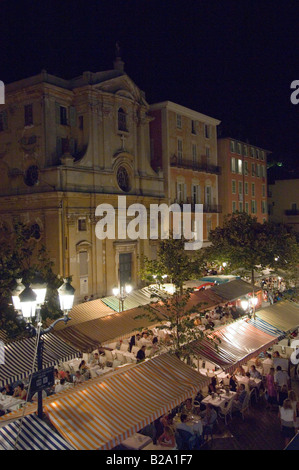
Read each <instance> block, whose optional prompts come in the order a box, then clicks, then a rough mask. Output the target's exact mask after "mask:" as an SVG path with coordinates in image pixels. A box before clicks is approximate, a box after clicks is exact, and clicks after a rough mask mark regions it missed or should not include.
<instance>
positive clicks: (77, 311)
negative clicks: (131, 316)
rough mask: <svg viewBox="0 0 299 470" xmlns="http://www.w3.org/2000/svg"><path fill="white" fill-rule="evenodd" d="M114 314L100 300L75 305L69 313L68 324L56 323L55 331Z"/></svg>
mask: <svg viewBox="0 0 299 470" xmlns="http://www.w3.org/2000/svg"><path fill="white" fill-rule="evenodd" d="M112 313H114V310H113V309H111V308H110V307H108V306H107V305H106V304H105V303H104V302H102V300H101V299H96V300H91V301H89V302H83V303H81V304H78V305H75V306H74V307H73V308H72V310H71V311H70V313H69V317H70V319H71V320H70V321H69V322H68V323H66V324H65V323H64V322H61V323H57V325H56V326H55V331H59V330H63V329H65V328H67V327H68V326H70V325H71V326H74V325H78V324H79V323H83V322H87V321H91V320H95V319H96V318H102V317H105V316H107V315H111V314H112Z"/></svg>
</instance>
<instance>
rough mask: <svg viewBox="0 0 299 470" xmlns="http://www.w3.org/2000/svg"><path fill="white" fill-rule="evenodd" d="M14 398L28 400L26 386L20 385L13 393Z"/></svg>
mask: <svg viewBox="0 0 299 470" xmlns="http://www.w3.org/2000/svg"><path fill="white" fill-rule="evenodd" d="M13 397H15V398H21V400H26V398H27V392H26V390H25V387H24V384H23V383H20V384H19V385H18V386H17V387H16V388H15V391H14V393H13Z"/></svg>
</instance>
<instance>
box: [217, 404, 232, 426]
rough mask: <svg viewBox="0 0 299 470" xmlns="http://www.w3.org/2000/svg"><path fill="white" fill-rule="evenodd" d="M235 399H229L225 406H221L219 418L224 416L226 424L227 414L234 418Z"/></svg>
mask: <svg viewBox="0 0 299 470" xmlns="http://www.w3.org/2000/svg"><path fill="white" fill-rule="evenodd" d="M233 403H234V402H233V400H229V401H228V402H227V404H226V406H225V407H224V408H220V409H219V411H218V416H219V418H224V422H225V424H227V416H230V419H232V408H233Z"/></svg>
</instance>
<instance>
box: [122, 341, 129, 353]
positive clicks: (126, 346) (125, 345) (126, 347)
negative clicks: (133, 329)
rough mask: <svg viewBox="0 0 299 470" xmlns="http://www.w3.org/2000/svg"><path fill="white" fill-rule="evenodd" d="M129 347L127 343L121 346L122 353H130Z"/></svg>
mask: <svg viewBox="0 0 299 470" xmlns="http://www.w3.org/2000/svg"><path fill="white" fill-rule="evenodd" d="M128 349H129V345H128V344H126V343H122V344H121V346H120V351H124V352H128Z"/></svg>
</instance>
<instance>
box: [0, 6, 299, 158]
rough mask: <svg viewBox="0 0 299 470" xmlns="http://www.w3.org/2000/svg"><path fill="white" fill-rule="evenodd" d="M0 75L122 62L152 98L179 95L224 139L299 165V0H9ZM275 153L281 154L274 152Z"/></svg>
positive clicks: (2, 22) (0, 38) (0, 34)
mask: <svg viewBox="0 0 299 470" xmlns="http://www.w3.org/2000/svg"><path fill="white" fill-rule="evenodd" d="M0 5H1V6H0V8H1V12H0V13H1V19H0V57H1V60H0V64H1V65H0V79H1V80H3V81H4V82H5V83H9V82H12V81H15V80H19V79H22V78H25V77H28V76H31V75H34V74H37V73H39V72H40V71H41V70H42V69H46V70H47V71H48V72H49V73H51V74H54V75H55V74H56V75H58V76H61V77H63V78H72V77H75V76H78V75H81V74H82V72H84V71H87V70H90V71H92V72H97V71H100V70H108V69H111V68H112V67H113V65H112V64H113V60H114V54H115V43H116V41H119V43H120V45H121V56H122V59H123V60H124V62H125V71H126V72H127V74H128V75H129V76H130V77H131V79H132V80H133V81H134V82H135V83H136V85H137V86H138V87H139V88H141V89H142V90H143V91H144V92H145V94H146V99H147V101H148V102H149V103H155V102H159V101H166V100H170V101H174V102H176V103H178V104H181V105H183V106H187V107H189V108H192V109H194V110H196V111H199V112H202V113H204V114H208V115H209V116H212V117H215V118H217V119H220V120H221V121H222V125H221V129H220V130H221V132H222V135H223V136H224V135H227V134H230V135H231V136H232V137H235V138H239V139H241V140H246V139H249V141H250V142H251V143H252V144H254V145H257V146H261V147H263V148H266V149H268V150H271V151H272V152H273V154H272V159H274V160H276V161H283V162H284V163H285V164H286V165H291V166H294V165H297V166H298V167H299V139H298V136H299V132H298V131H299V120H298V116H299V104H298V105H293V104H292V103H291V101H290V96H291V93H292V90H291V88H290V85H291V82H293V81H294V80H299V70H298V69H299V55H298V43H299V41H298V40H299V33H298V30H299V28H298V17H299V2H298V1H297V0H293V1H288V0H279V1H276V0H271V1H270V0H269V1H268V0H257V1H256V0H247V1H243V0H235V1H231V0H222V1H221V0H219V1H214V0H207V1H202V0H192V1H191V0H172V1H169V0H159V1H156V0H136V1H130V0H122V1H121V0H118V1H116V0H108V1H106V0H103V1H102V0H97V1H95V0H85V1H76V0H71V1H69V0H60V1H56V0H53V1H51V0H50V1H44V0H40V1H37V0H33V1H22V0H21V1H20V0H19V1H13V0H10V1H6V0H2V1H0ZM270 158H271V157H270Z"/></svg>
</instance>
